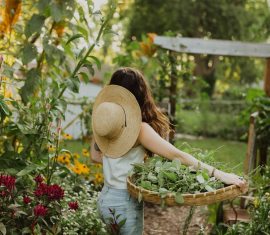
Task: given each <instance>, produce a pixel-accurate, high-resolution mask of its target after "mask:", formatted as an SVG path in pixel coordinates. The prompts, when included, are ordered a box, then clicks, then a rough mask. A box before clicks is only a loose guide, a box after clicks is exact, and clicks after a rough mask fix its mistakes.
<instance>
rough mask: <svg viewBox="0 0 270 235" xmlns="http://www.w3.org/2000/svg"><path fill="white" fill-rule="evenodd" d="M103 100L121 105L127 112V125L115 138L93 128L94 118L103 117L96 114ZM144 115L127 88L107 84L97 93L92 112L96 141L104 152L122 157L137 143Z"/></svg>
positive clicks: (109, 155)
mask: <svg viewBox="0 0 270 235" xmlns="http://www.w3.org/2000/svg"><path fill="white" fill-rule="evenodd" d="M103 102H113V103H116V104H118V105H121V106H122V107H123V109H124V110H125V114H126V127H124V128H123V131H122V132H121V134H120V135H119V136H118V137H117V138H114V139H108V138H106V137H102V136H99V135H98V134H97V133H96V132H95V129H94V128H93V120H94V119H95V118H102V117H96V116H95V110H96V108H97V107H98V106H99V105H100V104H101V103H103ZM141 122H142V115H141V109H140V106H139V104H138V102H137V100H136V98H135V96H134V95H133V94H132V93H131V92H130V91H129V90H127V89H126V88H124V87H122V86H118V85H107V86H105V87H104V88H103V89H102V90H101V91H100V92H99V94H98V95H97V97H96V100H95V103H94V106H93V113H92V129H93V135H94V138H95V141H96V143H97V145H98V147H99V149H100V150H101V152H102V153H103V154H105V155H106V156H107V157H111V158H120V157H121V156H123V155H124V154H125V153H127V152H128V151H129V150H130V149H131V148H132V147H133V146H134V144H135V142H136V140H137V138H138V136H139V133H140V128H141Z"/></svg>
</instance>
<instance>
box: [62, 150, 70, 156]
mask: <svg viewBox="0 0 270 235" xmlns="http://www.w3.org/2000/svg"><path fill="white" fill-rule="evenodd" d="M60 153H69V154H70V155H72V153H71V152H70V151H69V150H67V149H61V150H60Z"/></svg>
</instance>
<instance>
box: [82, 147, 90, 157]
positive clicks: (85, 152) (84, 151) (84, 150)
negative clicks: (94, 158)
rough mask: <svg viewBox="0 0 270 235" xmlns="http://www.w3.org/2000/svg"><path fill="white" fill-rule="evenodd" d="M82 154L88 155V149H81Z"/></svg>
mask: <svg viewBox="0 0 270 235" xmlns="http://www.w3.org/2000/svg"><path fill="white" fill-rule="evenodd" d="M82 155H83V156H85V157H89V151H88V150H87V149H83V150H82Z"/></svg>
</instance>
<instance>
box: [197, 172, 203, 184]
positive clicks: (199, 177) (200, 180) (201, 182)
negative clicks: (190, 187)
mask: <svg viewBox="0 0 270 235" xmlns="http://www.w3.org/2000/svg"><path fill="white" fill-rule="evenodd" d="M196 179H197V181H198V182H199V183H200V184H203V183H204V182H205V180H204V178H203V176H202V175H201V174H200V175H197V176H196Z"/></svg>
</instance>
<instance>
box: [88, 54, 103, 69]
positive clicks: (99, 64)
mask: <svg viewBox="0 0 270 235" xmlns="http://www.w3.org/2000/svg"><path fill="white" fill-rule="evenodd" d="M88 57H89V58H91V59H93V60H94V61H95V62H96V65H97V68H98V69H99V70H101V62H100V61H99V59H98V58H97V57H95V56H92V55H90V56H88Z"/></svg>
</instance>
